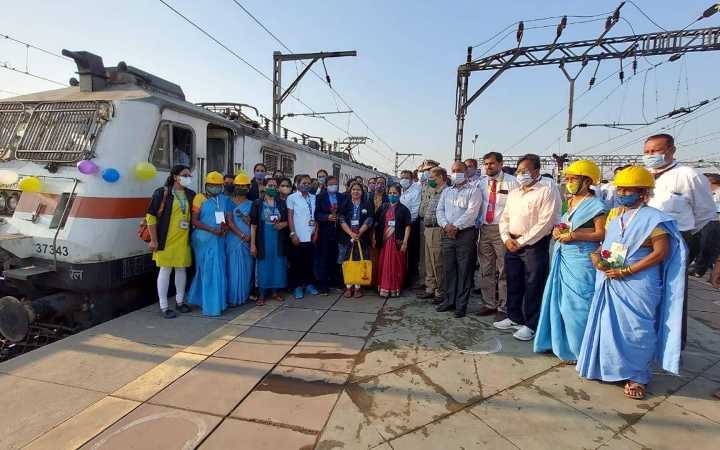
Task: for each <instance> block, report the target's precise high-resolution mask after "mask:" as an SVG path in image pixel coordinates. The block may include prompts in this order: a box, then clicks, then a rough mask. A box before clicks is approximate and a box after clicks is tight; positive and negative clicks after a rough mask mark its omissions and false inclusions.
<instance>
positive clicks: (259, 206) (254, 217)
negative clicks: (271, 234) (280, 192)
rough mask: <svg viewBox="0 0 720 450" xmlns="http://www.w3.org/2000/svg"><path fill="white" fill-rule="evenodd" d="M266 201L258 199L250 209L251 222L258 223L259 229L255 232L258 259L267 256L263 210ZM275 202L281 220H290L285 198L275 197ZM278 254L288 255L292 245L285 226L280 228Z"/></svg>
mask: <svg viewBox="0 0 720 450" xmlns="http://www.w3.org/2000/svg"><path fill="white" fill-rule="evenodd" d="M264 202H265V199H264V198H261V199H257V200H255V201H254V202H253V204H252V208H251V209H250V223H251V224H252V225H257V231H256V232H255V245H256V246H257V259H263V258H265V253H264V245H263V242H264V241H263V239H264V238H265V236H264V235H265V232H264V230H263V228H264V226H265V221H264V220H263V218H262V210H263V203H264ZM275 204H276V206H277V209H278V212H280V222H287V220H288V210H287V205H285V202H284V201H283V200H280V199H279V198H276V199H275ZM278 240H279V242H278V256H285V255H287V249H288V246H289V245H290V235H289V234H288V229H287V228H284V229H282V230H280V232H279V234H278Z"/></svg>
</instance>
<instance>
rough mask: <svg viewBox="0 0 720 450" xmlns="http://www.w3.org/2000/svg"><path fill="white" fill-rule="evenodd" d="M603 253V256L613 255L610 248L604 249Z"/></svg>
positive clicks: (606, 257)
mask: <svg viewBox="0 0 720 450" xmlns="http://www.w3.org/2000/svg"><path fill="white" fill-rule="evenodd" d="M601 255H602V257H603V258H605V259H608V258H609V257H610V255H612V253H611V252H610V250H603V251H602V253H601Z"/></svg>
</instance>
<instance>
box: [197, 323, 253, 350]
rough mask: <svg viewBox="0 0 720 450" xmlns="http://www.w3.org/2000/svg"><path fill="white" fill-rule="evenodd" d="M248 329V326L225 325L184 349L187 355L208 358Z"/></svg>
mask: <svg viewBox="0 0 720 450" xmlns="http://www.w3.org/2000/svg"><path fill="white" fill-rule="evenodd" d="M248 328H250V326H249V325H235V324H231V323H229V324H226V325H223V326H222V327H220V328H218V329H217V330H215V331H213V332H212V333H210V334H208V335H206V336H205V337H202V338H200V339H198V340H197V341H195V342H194V343H193V344H192V345H190V346H189V347H186V348H185V350H184V351H185V352H187V353H197V354H199V355H207V356H210V355H212V354H213V353H215V352H216V351H218V350H219V349H221V348H222V347H223V346H224V345H225V344H227V343H228V341H232V340H233V339H235V338H236V337H238V336H240V335H241V334H242V333H244V332H245V331H247V330H248Z"/></svg>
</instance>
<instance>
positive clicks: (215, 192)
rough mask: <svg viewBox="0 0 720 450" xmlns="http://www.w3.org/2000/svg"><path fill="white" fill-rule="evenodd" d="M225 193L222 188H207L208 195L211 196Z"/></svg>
mask: <svg viewBox="0 0 720 450" xmlns="http://www.w3.org/2000/svg"><path fill="white" fill-rule="evenodd" d="M222 191H223V187H222V186H208V187H207V193H208V194H210V195H218V194H219V193H221V192H222Z"/></svg>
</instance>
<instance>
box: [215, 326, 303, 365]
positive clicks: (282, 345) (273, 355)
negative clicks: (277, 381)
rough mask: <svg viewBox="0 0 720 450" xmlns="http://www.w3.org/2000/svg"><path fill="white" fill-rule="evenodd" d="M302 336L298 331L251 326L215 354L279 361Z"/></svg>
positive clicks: (251, 359) (244, 358)
mask: <svg viewBox="0 0 720 450" xmlns="http://www.w3.org/2000/svg"><path fill="white" fill-rule="evenodd" d="M302 336H303V333H302V332H299V331H287V330H276V329H273V328H260V327H251V328H249V329H248V330H247V331H245V332H244V333H242V334H241V335H240V336H238V337H237V338H235V339H234V340H233V341H231V342H228V343H227V344H226V345H224V346H223V347H222V348H220V349H219V350H218V351H217V352H215V356H218V357H222V358H232V359H243V360H246V361H258V362H264V363H271V364H274V363H276V362H278V361H280V360H281V359H282V358H283V357H284V356H285V355H286V354H287V352H289V351H290V349H291V348H292V347H293V346H294V345H295V344H296V343H297V341H299V340H300V338H301V337H302Z"/></svg>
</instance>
